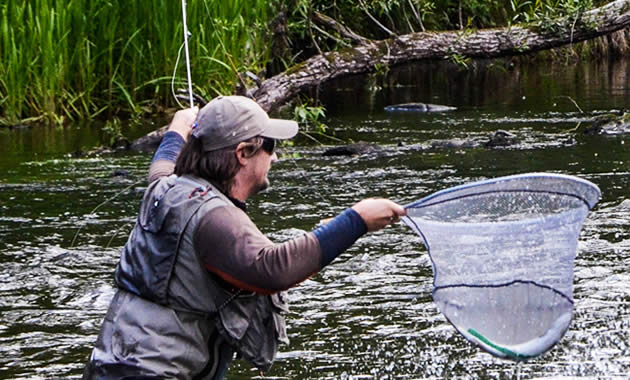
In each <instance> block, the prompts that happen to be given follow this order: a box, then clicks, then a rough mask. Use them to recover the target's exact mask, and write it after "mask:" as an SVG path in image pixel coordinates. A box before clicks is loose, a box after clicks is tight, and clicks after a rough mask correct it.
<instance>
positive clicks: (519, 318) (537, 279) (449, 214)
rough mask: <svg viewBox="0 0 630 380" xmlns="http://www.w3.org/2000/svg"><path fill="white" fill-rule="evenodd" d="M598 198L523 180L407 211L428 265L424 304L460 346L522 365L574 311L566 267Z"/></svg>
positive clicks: (505, 180) (560, 184)
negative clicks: (429, 290) (466, 343)
mask: <svg viewBox="0 0 630 380" xmlns="http://www.w3.org/2000/svg"><path fill="white" fill-rule="evenodd" d="M599 196H600V191H599V189H598V187H597V186H596V185H594V184H593V183H591V182H588V181H585V180H583V179H580V178H577V177H572V176H567V175H558V174H545V173H531V174H522V175H515V176H509V177H501V178H496V179H492V180H486V181H481V182H476V183H472V184H467V185H462V186H457V187H453V188H450V189H446V190H442V191H439V192H437V193H434V194H432V195H430V196H428V197H426V198H423V199H421V200H419V201H417V202H414V203H411V204H409V205H407V206H406V209H407V216H406V217H405V218H403V221H404V222H405V224H407V226H409V227H410V228H411V229H413V230H414V231H415V232H416V233H417V234H419V235H420V236H421V237H422V238H423V239H424V243H425V245H426V248H427V250H428V252H429V255H430V257H431V261H432V263H433V300H434V301H435V302H436V304H437V306H438V308H439V309H440V311H441V312H442V313H443V314H444V316H446V318H447V319H448V321H449V322H450V323H451V324H452V325H453V326H454V327H455V328H456V329H457V330H458V331H459V332H460V333H461V334H462V335H463V336H464V337H466V338H467V339H468V340H470V341H472V342H474V343H476V344H478V345H479V346H481V347H482V348H483V349H485V350H486V351H488V352H490V353H491V354H493V355H496V356H499V357H505V358H509V359H514V360H526V359H528V358H531V357H535V356H537V355H540V354H541V353H543V352H545V351H546V350H548V349H549V348H551V347H552V346H553V345H554V344H555V343H556V342H558V341H559V340H560V338H562V336H563V335H564V333H565V332H566V330H567V329H568V327H569V324H570V322H571V318H572V314H573V261H574V259H575V255H576V250H577V244H578V237H579V234H580V230H581V228H582V223H583V222H584V220H585V218H586V216H587V214H588V211H589V210H590V209H591V208H592V207H593V206H594V205H595V203H597V201H598V199H599Z"/></svg>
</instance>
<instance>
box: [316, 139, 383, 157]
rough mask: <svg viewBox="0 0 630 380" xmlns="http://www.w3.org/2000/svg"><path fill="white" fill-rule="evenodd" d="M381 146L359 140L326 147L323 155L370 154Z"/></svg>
mask: <svg viewBox="0 0 630 380" xmlns="http://www.w3.org/2000/svg"><path fill="white" fill-rule="evenodd" d="M380 150H381V148H380V147H379V146H378V145H375V144H369V143H366V142H358V143H356V144H349V145H342V146H336V147H333V148H329V149H326V150H325V151H324V153H322V155H323V156H354V155H361V154H369V153H374V152H377V151H380Z"/></svg>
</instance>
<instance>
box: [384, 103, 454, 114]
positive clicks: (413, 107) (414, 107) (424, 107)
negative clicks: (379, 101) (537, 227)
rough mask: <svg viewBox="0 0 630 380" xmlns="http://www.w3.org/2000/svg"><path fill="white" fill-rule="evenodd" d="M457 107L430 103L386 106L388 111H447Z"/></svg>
mask: <svg viewBox="0 0 630 380" xmlns="http://www.w3.org/2000/svg"><path fill="white" fill-rule="evenodd" d="M456 109H457V108H455V107H450V106H443V105H439V104H429V103H402V104H393V105H391V106H387V107H385V111H387V112H446V111H454V110H456Z"/></svg>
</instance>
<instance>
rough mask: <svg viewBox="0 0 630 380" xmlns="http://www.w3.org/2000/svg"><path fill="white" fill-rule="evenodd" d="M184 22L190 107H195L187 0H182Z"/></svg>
mask: <svg viewBox="0 0 630 380" xmlns="http://www.w3.org/2000/svg"><path fill="white" fill-rule="evenodd" d="M182 24H183V26H184V50H185V51H186V77H187V79H188V99H189V101H190V107H191V108H192V107H194V106H195V104H194V99H193V90H192V79H191V76H190V54H189V52H188V37H190V36H189V32H188V26H187V25H186V0H182Z"/></svg>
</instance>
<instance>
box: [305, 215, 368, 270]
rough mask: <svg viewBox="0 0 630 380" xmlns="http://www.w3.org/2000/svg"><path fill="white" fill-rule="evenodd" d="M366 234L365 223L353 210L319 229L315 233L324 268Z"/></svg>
mask: <svg viewBox="0 0 630 380" xmlns="http://www.w3.org/2000/svg"><path fill="white" fill-rule="evenodd" d="M366 232H367V226H366V224H365V221H364V220H363V218H361V216H360V215H359V214H358V213H357V212H356V211H354V210H353V209H351V208H348V209H346V210H345V211H344V212H342V213H341V214H339V215H337V216H336V217H335V218H334V219H333V220H331V221H330V222H328V223H326V224H324V225H322V226H320V227H318V228H317V229H316V230H315V231H313V233H314V234H315V236H316V237H317V240H319V245H320V247H321V250H322V267H325V266H326V265H328V264H330V262H331V261H333V260H334V259H335V258H336V257H337V256H339V255H340V254H341V253H342V252H343V251H345V250H346V249H348V248H350V246H351V245H352V244H354V242H355V241H357V239H359V238H360V237H361V236H363V234H365V233H366Z"/></svg>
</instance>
